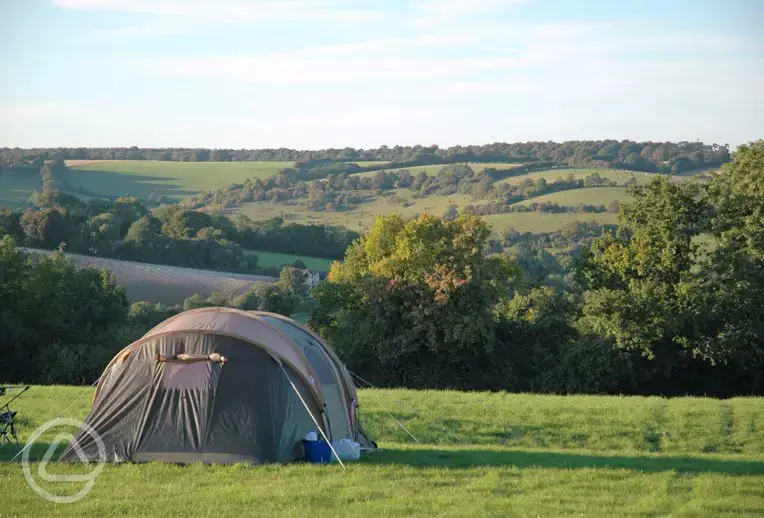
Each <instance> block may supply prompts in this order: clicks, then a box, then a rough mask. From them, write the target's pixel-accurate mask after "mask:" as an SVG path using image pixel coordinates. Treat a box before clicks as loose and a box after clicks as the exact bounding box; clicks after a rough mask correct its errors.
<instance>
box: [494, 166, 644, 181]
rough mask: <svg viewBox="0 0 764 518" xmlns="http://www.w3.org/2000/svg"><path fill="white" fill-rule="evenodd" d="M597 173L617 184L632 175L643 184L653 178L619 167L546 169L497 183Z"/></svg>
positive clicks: (576, 176) (585, 175)
mask: <svg viewBox="0 0 764 518" xmlns="http://www.w3.org/2000/svg"><path fill="white" fill-rule="evenodd" d="M593 173H598V174H599V175H600V176H601V177H602V178H607V179H609V180H615V181H616V182H618V183H619V184H623V183H624V182H625V181H626V180H629V179H631V177H632V176H636V178H637V183H640V184H644V183H648V182H650V180H652V179H653V178H655V176H656V175H655V174H654V173H644V172H641V171H623V170H620V169H547V170H544V171H534V172H532V173H527V174H524V175H522V176H512V177H509V178H504V179H503V180H499V182H498V183H511V184H519V183H521V182H522V181H523V180H525V179H526V178H530V179H532V180H536V179H537V178H546V179H547V181H548V182H554V181H555V180H558V179H560V178H567V177H568V176H570V175H571V174H572V175H573V176H574V177H575V178H585V177H587V176H589V175H590V174H593Z"/></svg>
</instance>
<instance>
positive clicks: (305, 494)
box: [0, 387, 764, 516]
mask: <svg viewBox="0 0 764 518" xmlns="http://www.w3.org/2000/svg"><path fill="white" fill-rule="evenodd" d="M91 395H92V390H91V389H87V388H81V387H33V388H32V390H31V391H30V392H29V393H28V394H26V395H25V396H24V397H23V398H21V399H19V400H18V405H17V409H18V410H19V412H20V415H21V416H22V417H21V427H20V429H21V433H22V436H24V437H26V436H28V434H29V433H31V431H32V430H33V429H34V428H35V427H37V426H38V425H40V424H42V423H44V422H45V421H47V420H49V419H52V418H54V417H56V416H57V415H68V416H72V417H76V418H79V419H82V418H83V417H84V416H85V414H86V413H87V410H88V407H89V397H90V396H91ZM360 401H361V405H362V412H361V416H362V419H363V420H364V424H365V426H366V428H367V430H368V431H369V432H370V434H372V435H373V436H374V437H375V439H377V440H378V441H379V444H380V446H381V450H380V451H378V452H374V453H371V454H368V455H366V456H365V457H364V458H363V459H362V461H360V462H358V463H355V464H351V465H349V466H348V470H347V471H346V472H343V471H342V470H341V469H340V468H339V467H338V466H336V465H332V466H313V465H306V464H301V463H298V464H290V465H270V466H258V467H251V466H246V465H234V466H202V465H192V466H175V465H169V464H162V463H155V464H143V465H129V464H127V465H108V466H106V468H105V469H104V471H103V473H102V474H101V475H100V476H99V478H98V479H97V481H96V483H95V486H94V488H93V490H92V492H91V493H90V494H89V495H88V496H87V497H86V498H84V499H83V500H80V501H79V502H76V503H72V504H52V503H49V502H47V501H45V500H43V499H41V498H40V497H39V496H37V494H35V493H34V492H33V491H32V490H31V489H30V488H29V487H28V486H27V483H26V480H25V478H24V475H23V474H22V470H21V467H20V465H19V464H18V463H10V462H7V460H8V459H9V458H10V457H11V456H12V455H13V454H14V452H16V451H18V448H17V447H8V446H6V447H5V448H4V449H3V450H0V452H2V453H0V459H5V462H0V484H2V487H3V492H4V495H5V497H4V498H3V507H2V510H3V512H2V514H3V515H6V516H29V515H36V516H37V515H47V516H50V515H72V514H79V515H82V514H87V515H99V516H125V515H127V516H155V515H159V514H172V515H186V514H193V515H216V516H228V515H232V516H233V515H242V514H244V515H249V514H253V513H256V514H258V515H265V516H271V515H273V516H304V515H311V516H386V515H390V516H401V515H411V516H434V515H438V516H441V515H442V516H477V515H479V516H560V515H578V516H637V515H639V516H665V515H672V516H724V515H738V516H740V515H748V516H755V515H759V514H761V513H762V512H764V430H762V426H761V424H762V423H763V422H764V400H763V399H762V398H733V399H729V400H714V399H707V398H676V399H665V398H658V397H651V398H643V397H600V396H542V395H522V394H506V393H462V392H450V391H411V390H362V391H360ZM70 405H71V409H69V410H66V411H64V410H65V408H66V407H67V406H70ZM387 412H390V413H392V414H394V415H395V416H396V418H397V419H399V420H400V421H401V422H402V423H403V424H405V425H406V426H407V427H408V428H409V429H410V430H411V432H412V433H413V434H414V435H415V436H416V437H417V438H418V439H419V440H420V441H421V443H422V444H415V443H413V441H411V440H410V439H408V437H407V436H406V435H405V433H404V432H403V431H402V430H401V429H400V428H399V427H398V426H397V425H396V424H395V423H394V422H393V421H392V420H391V419H390V417H389V416H388V415H387ZM59 432H60V430H59ZM52 438H53V437H52V433H51V434H48V435H44V436H43V437H42V438H41V440H42V441H46V440H48V441H50V440H52ZM46 448H47V446H46V445H45V444H43V445H41V446H40V447H37V448H35V449H34V450H33V453H32V458H35V457H36V456H39V455H42V454H43V453H44V451H45V450H46ZM83 468H84V467H83V466H77V465H74V466H72V465H55V466H53V467H50V468H49V471H50V472H53V473H67V474H71V473H83V472H87V471H89V469H83ZM32 473H36V470H35V469H34V466H33V469H32ZM38 482H40V481H39V479H38ZM40 483H41V485H43V487H45V488H46V489H49V490H51V491H57V492H58V493H63V488H64V486H62V485H61V483H59V485H57V486H54V485H51V484H47V485H45V483H42V482H40ZM79 487H81V486H77V487H75V488H74V489H72V490H71V491H70V493H71V492H74V491H76V490H77V489H79Z"/></svg>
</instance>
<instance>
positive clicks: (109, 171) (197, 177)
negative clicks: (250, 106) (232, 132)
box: [63, 160, 293, 200]
mask: <svg viewBox="0 0 764 518" xmlns="http://www.w3.org/2000/svg"><path fill="white" fill-rule="evenodd" d="M76 162H78V161H75V163H74V164H72V165H69V167H67V168H66V175H65V178H64V179H63V181H64V182H65V183H67V184H68V185H69V187H70V190H71V191H73V192H85V193H87V194H94V195H101V196H135V197H136V198H140V199H142V200H150V199H151V200H153V199H155V198H156V197H157V196H168V197H170V198H174V199H182V198H185V197H187V196H191V195H194V194H197V193H199V192H202V191H206V190H209V189H216V188H218V187H225V186H226V185H230V184H232V183H240V182H243V181H244V180H246V179H247V178H261V179H263V178H268V177H270V176H273V175H275V174H276V173H278V171H279V170H280V169H283V168H285V167H291V166H292V165H293V163H292V162H161V161H155V160H113V161H95V162H90V163H84V164H83V163H76Z"/></svg>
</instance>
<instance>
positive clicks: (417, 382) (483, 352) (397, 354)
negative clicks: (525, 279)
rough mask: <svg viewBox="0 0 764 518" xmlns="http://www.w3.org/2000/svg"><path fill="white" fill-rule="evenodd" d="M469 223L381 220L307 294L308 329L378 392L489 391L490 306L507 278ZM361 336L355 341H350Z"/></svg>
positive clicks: (482, 233)
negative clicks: (383, 387)
mask: <svg viewBox="0 0 764 518" xmlns="http://www.w3.org/2000/svg"><path fill="white" fill-rule="evenodd" d="M489 234H490V231H489V229H488V227H487V225H486V224H485V223H484V222H483V221H482V220H480V219H479V218H477V217H475V216H462V217H460V218H458V219H456V220H455V221H450V222H449V221H444V220H442V219H440V218H437V217H434V216H432V215H429V214H424V215H421V216H419V217H418V218H416V219H412V220H408V221H406V220H404V219H403V218H402V217H401V216H400V215H397V214H389V215H386V216H382V217H379V218H377V220H376V221H375V223H374V225H373V227H372V229H371V230H370V231H369V233H368V234H366V235H365V236H364V237H362V238H361V239H360V240H359V241H358V242H356V243H355V244H353V245H352V246H351V247H350V248H349V249H348V251H347V254H346V256H345V261H344V262H343V263H334V264H333V265H332V268H331V272H330V273H329V276H328V282H326V283H323V284H322V285H321V286H319V287H318V288H316V289H314V296H315V297H316V299H317V300H318V306H317V307H316V308H315V310H314V312H313V314H312V315H311V320H310V325H311V327H313V328H314V329H316V330H317V331H319V332H320V333H322V335H323V336H325V337H326V338H327V339H328V340H329V341H330V343H331V344H332V345H333V346H334V347H335V348H336V349H337V351H338V353H339V354H341V355H342V356H343V359H344V360H345V361H346V362H348V364H349V365H350V366H351V368H353V369H357V370H358V371H359V372H362V373H364V374H367V375H369V376H371V377H372V378H374V379H375V380H377V381H378V382H381V383H397V384H404V385H407V386H418V387H422V386H428V387H436V386H440V387H444V386H445V387H457V386H473V387H477V386H490V384H491V383H492V382H493V383H496V378H495V377H493V376H494V375H495V370H494V369H493V368H491V362H490V358H491V354H492V352H493V347H494V331H495V316H494V313H493V308H494V306H495V304H496V303H497V302H498V301H499V300H501V299H502V298H503V297H505V296H506V295H507V293H508V290H507V287H508V285H509V284H510V283H511V282H512V281H513V279H514V278H515V276H516V273H517V271H516V269H514V268H513V267H512V266H511V265H510V264H509V263H508V262H507V261H506V260H505V259H503V258H501V257H495V256H492V257H488V255H487V253H486V250H487V245H488V236H489ZM359 330H362V332H359Z"/></svg>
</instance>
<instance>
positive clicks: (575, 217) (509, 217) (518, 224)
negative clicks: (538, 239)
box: [484, 212, 618, 234]
mask: <svg viewBox="0 0 764 518" xmlns="http://www.w3.org/2000/svg"><path fill="white" fill-rule="evenodd" d="M484 217H485V220H486V221H488V223H490V224H491V226H492V228H493V231H494V232H502V231H504V230H506V229H508V228H514V229H515V230H516V231H518V232H531V233H534V234H535V233H541V232H554V231H555V230H559V229H560V228H562V227H563V225H565V224H566V223H571V222H574V221H596V222H598V223H602V224H606V225H615V224H616V223H617V222H618V215H617V214H615V213H612V212H602V213H598V214H590V213H586V212H582V213H580V214H579V213H576V212H562V213H559V214H542V213H539V212H514V213H507V214H491V215H488V216H484Z"/></svg>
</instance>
